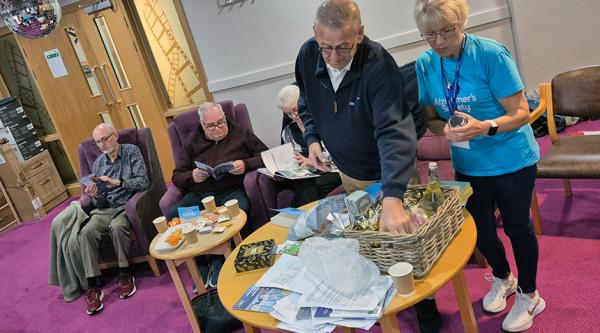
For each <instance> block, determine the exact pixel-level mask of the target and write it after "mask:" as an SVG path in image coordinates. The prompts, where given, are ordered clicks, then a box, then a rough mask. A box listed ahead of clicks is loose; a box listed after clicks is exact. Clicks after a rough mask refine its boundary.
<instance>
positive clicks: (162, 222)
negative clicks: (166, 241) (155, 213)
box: [152, 216, 169, 234]
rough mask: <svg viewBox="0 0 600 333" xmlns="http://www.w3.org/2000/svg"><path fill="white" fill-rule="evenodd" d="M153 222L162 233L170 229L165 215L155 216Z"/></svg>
mask: <svg viewBox="0 0 600 333" xmlns="http://www.w3.org/2000/svg"><path fill="white" fill-rule="evenodd" d="M152 223H154V227H155V228H156V230H158V232H159V233H161V234H162V233H163V232H165V231H167V229H169V226H168V225H167V218H166V217H164V216H159V217H157V218H155V219H154V221H152Z"/></svg>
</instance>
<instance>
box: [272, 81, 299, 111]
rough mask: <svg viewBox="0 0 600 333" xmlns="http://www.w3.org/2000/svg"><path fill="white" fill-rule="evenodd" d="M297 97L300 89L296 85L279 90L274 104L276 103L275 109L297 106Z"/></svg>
mask: <svg viewBox="0 0 600 333" xmlns="http://www.w3.org/2000/svg"><path fill="white" fill-rule="evenodd" d="M299 96H300V88H298V86H297V85H294V84H290V85H287V86H285V87H283V88H281V90H279V94H277V98H276V99H275V102H276V103H277V107H278V108H280V109H282V110H283V107H284V106H288V105H296V104H298V97H299Z"/></svg>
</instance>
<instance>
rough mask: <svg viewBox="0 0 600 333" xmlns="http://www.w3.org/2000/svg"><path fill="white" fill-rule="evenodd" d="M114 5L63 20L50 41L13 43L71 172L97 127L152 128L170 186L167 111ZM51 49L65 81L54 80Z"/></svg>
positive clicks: (117, 3)
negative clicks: (47, 55) (79, 149)
mask: <svg viewBox="0 0 600 333" xmlns="http://www.w3.org/2000/svg"><path fill="white" fill-rule="evenodd" d="M113 3H114V6H113V8H112V9H105V10H102V11H99V12H96V13H94V14H91V15H88V14H86V13H85V12H84V11H83V10H78V11H75V12H72V13H68V14H65V15H63V17H62V20H61V22H60V26H59V27H58V28H57V29H56V31H55V32H53V33H52V34H50V35H49V36H47V37H45V38H42V39H37V40H29V39H24V38H18V41H19V44H20V45H21V47H22V49H23V51H24V53H25V54H26V56H27V59H28V63H29V64H30V68H31V69H32V72H34V75H35V76H36V78H37V83H38V89H39V90H40V92H41V94H42V96H43V97H44V99H45V101H46V106H47V108H48V111H49V112H50V114H51V116H52V118H53V121H54V124H55V126H56V128H57V132H58V134H59V135H60V137H61V140H62V141H63V145H64V147H65V150H66V151H67V155H68V156H69V159H70V161H71V164H72V165H73V167H74V169H75V170H79V164H78V158H77V146H78V145H79V143H80V142H81V140H82V139H84V138H86V137H89V136H91V133H92V130H93V128H94V127H95V126H96V125H97V124H99V123H100V122H110V123H112V124H113V125H114V126H115V127H116V128H117V129H122V128H130V127H149V128H151V129H152V134H153V137H154V142H155V145H156V148H157V150H158V155H159V157H160V160H161V166H162V169H163V174H164V176H165V178H166V179H167V180H169V179H170V177H171V173H172V170H173V166H174V163H173V159H172V153H171V147H170V144H169V138H168V135H167V131H166V127H167V123H166V120H165V118H164V117H163V110H165V109H166V106H165V105H163V103H162V102H161V100H160V99H159V98H158V97H157V93H156V91H155V90H154V88H153V86H152V85H151V82H152V80H151V77H150V75H151V74H150V72H149V70H148V69H147V66H146V65H145V63H144V59H143V57H142V55H141V54H140V52H139V47H138V45H137V41H136V39H135V36H134V33H133V31H132V29H131V28H130V24H129V22H128V20H127V18H126V16H125V13H124V10H123V5H122V3H121V1H113ZM53 49H58V51H59V52H60V56H61V58H62V60H63V62H64V65H65V68H66V71H67V75H65V76H60V77H55V76H54V75H53V73H52V71H51V69H50V66H49V63H48V61H47V59H46V58H45V56H44V52H47V51H50V50H53Z"/></svg>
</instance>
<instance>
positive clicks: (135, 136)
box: [78, 128, 164, 194]
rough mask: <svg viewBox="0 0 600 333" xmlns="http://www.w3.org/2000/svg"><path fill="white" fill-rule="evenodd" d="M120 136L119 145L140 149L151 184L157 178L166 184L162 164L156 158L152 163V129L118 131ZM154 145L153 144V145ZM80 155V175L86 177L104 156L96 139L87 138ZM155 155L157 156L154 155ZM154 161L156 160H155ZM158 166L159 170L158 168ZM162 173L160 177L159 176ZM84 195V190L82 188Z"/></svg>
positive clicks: (82, 144) (80, 146)
mask: <svg viewBox="0 0 600 333" xmlns="http://www.w3.org/2000/svg"><path fill="white" fill-rule="evenodd" d="M117 133H118V134H119V143H129V144H132V145H136V146H137V147H138V148H140V151H141V153H142V156H143V157H144V163H146V170H147V171H148V178H149V180H150V183H151V184H152V183H153V180H154V179H155V178H158V180H161V179H162V181H163V182H164V179H163V177H162V171H161V170H160V164H158V159H157V158H156V163H151V161H150V158H149V156H150V155H149V152H148V145H149V142H150V141H151V139H150V138H149V136H150V135H151V134H150V129H149V128H126V129H123V130H120V131H117ZM152 144H153V143H152ZM78 154H79V175H80V176H85V175H89V174H91V173H92V168H93V166H94V161H95V160H96V159H97V158H98V156H100V154H102V152H101V151H100V149H99V148H98V146H97V145H96V142H94V138H87V139H85V140H83V141H82V142H81V143H80V144H79V148H78ZM154 155H156V154H155V153H154ZM152 160H155V158H153V159H152ZM156 166H158V168H156ZM158 173H160V175H158ZM82 194H83V188H82Z"/></svg>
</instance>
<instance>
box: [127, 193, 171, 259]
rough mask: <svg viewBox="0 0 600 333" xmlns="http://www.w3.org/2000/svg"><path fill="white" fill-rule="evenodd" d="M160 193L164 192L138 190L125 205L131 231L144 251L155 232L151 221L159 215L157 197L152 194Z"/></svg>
mask: <svg viewBox="0 0 600 333" xmlns="http://www.w3.org/2000/svg"><path fill="white" fill-rule="evenodd" d="M162 193H164V192H162V191H160V192H158V193H156V192H152V191H149V190H146V191H143V192H138V193H136V194H134V195H133V197H131V199H129V201H127V204H126V205H125V212H126V213H127V217H128V219H129V223H130V225H131V231H132V232H133V233H134V234H135V238H136V239H137V241H138V244H139V245H140V248H141V249H143V250H145V251H147V249H148V246H149V245H150V240H152V238H154V236H156V234H157V231H156V229H155V228H154V225H153V224H152V221H153V220H154V219H155V218H157V217H159V216H160V215H161V212H160V208H159V207H157V206H156V201H157V200H158V198H156V197H153V196H158V195H162Z"/></svg>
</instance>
